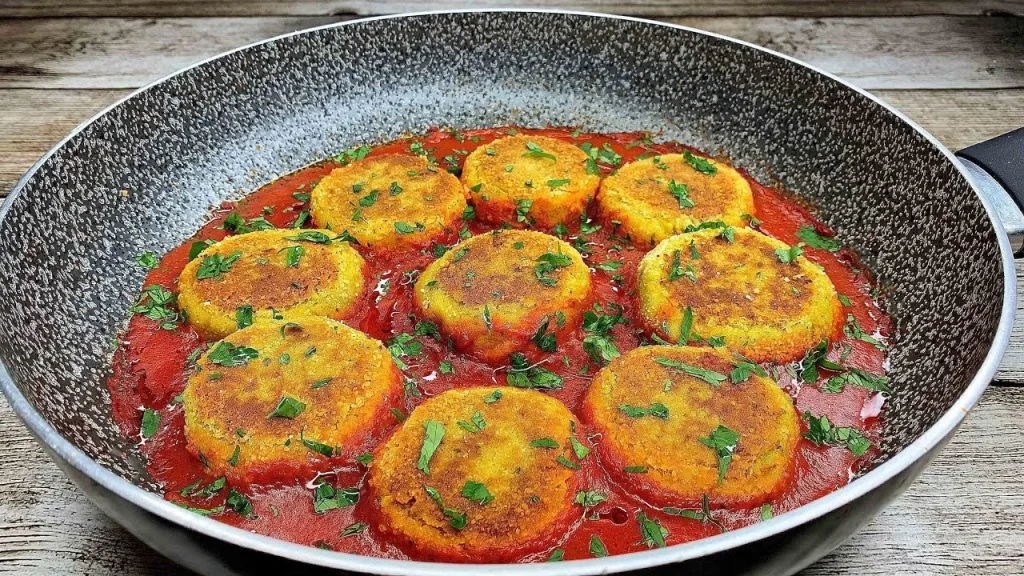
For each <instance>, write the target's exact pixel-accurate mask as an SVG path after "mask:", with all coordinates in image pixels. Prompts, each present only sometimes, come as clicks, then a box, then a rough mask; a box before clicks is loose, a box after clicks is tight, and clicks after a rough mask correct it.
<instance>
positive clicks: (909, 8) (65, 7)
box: [0, 0, 1024, 18]
mask: <svg viewBox="0 0 1024 576" xmlns="http://www.w3.org/2000/svg"><path fill="white" fill-rule="evenodd" d="M516 6H522V7H529V8H571V9H574V10H587V11H594V12H609V13H612V14H628V15H635V16H663V17H665V16H688V15H694V14H701V15H705V16H897V15H898V16H921V15H943V14H945V15H984V14H993V13H1004V14H1018V15H1020V14H1024V2H1021V1H1020V0H1003V1H992V0H988V1H981V2H964V1H962V0H892V1H886V0H855V1H852V2H821V1H820V0H766V1H761V0H704V1H703V2H700V3H699V4H694V3H689V2H679V1H677V0H586V1H581V2H565V1H563V0H477V1H476V2H472V3H467V2H460V1H456V0H447V1H437V0H428V1H416V0H385V1H370V0H328V1H318V0H253V1H251V2H235V1H231V0H212V1H205V0H184V1H177V0H135V1H132V2H116V1H114V0H8V1H7V2H4V4H3V5H2V6H0V17H36V18H38V17H52V16H89V17H100V16H296V15H298V16H327V15H335V14H361V15H365V14H391V13H396V12H411V11H420V10H449V9H458V8H466V7H473V8H489V7H495V8H509V7H516Z"/></svg>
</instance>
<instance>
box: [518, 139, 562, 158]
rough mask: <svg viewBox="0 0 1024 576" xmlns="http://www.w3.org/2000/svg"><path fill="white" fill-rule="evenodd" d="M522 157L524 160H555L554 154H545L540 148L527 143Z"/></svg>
mask: <svg viewBox="0 0 1024 576" xmlns="http://www.w3.org/2000/svg"><path fill="white" fill-rule="evenodd" d="M523 157H524V158H526V157H529V158H539V159H542V160H555V159H556V158H555V155H554V154H549V153H548V152H545V151H544V149H543V148H541V147H540V146H538V145H536V144H534V143H533V142H527V143H526V152H525V153H523Z"/></svg>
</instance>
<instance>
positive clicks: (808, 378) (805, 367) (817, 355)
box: [800, 340, 843, 384]
mask: <svg viewBox="0 0 1024 576" xmlns="http://www.w3.org/2000/svg"><path fill="white" fill-rule="evenodd" d="M828 348H829V346H828V340H822V341H821V342H819V343H818V345H817V346H815V347H814V348H811V349H810V350H808V351H807V355H806V356H804V359H803V360H801V361H800V366H801V369H800V379H801V380H803V382H804V383H805V384H814V383H815V382H816V381H817V380H818V370H819V369H822V368H824V369H825V370H831V371H833V372H841V371H842V370H843V367H842V366H840V365H839V364H836V363H835V362H833V361H831V360H829V359H828V358H826V357H825V356H826V355H827V354H828Z"/></svg>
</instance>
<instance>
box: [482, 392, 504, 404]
mask: <svg viewBox="0 0 1024 576" xmlns="http://www.w3.org/2000/svg"><path fill="white" fill-rule="evenodd" d="M501 396H502V394H501V390H495V391H494V392H491V393H490V394H488V395H487V396H484V404H494V403H495V402H497V401H498V400H501Z"/></svg>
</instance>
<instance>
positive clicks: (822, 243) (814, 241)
mask: <svg viewBox="0 0 1024 576" xmlns="http://www.w3.org/2000/svg"><path fill="white" fill-rule="evenodd" d="M796 236H797V238H799V239H801V240H803V241H804V242H805V243H806V244H807V245H808V246H810V247H811V248H820V249H822V250H828V251H829V252H838V251H839V249H840V248H841V246H840V244H839V241H838V240H836V239H835V238H831V237H829V236H822V235H821V234H818V232H817V231H816V230H815V229H814V228H811V227H810V226H801V227H800V230H797V233H796Z"/></svg>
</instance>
